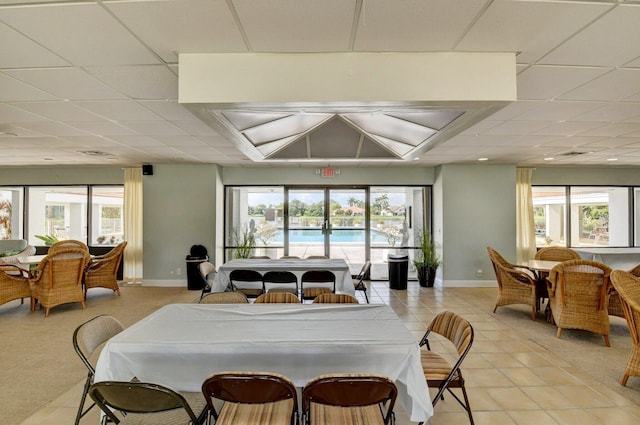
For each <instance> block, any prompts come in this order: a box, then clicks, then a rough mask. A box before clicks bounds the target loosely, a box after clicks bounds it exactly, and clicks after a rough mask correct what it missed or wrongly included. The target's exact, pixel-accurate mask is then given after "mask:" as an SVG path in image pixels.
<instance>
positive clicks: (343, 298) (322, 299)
mask: <svg viewBox="0 0 640 425" xmlns="http://www.w3.org/2000/svg"><path fill="white" fill-rule="evenodd" d="M313 303H314V304H359V303H360V302H359V301H358V299H357V298H356V297H353V296H351V295H349V294H332V293H330V292H329V293H326V294H320V295H318V296H317V297H315V298H314V299H313Z"/></svg>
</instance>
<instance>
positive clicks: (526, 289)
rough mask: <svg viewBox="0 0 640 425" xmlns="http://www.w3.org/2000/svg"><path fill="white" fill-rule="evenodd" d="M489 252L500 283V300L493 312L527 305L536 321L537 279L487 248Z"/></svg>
mask: <svg viewBox="0 0 640 425" xmlns="http://www.w3.org/2000/svg"><path fill="white" fill-rule="evenodd" d="M487 252H488V253H489V258H490V259H491V262H492V264H493V270H494V271H495V273H496V280H497V281H498V298H497V300H496V305H495V307H493V312H494V313H495V312H496V309H497V308H498V307H501V306H505V305H510V304H526V305H528V306H531V319H532V320H536V313H537V312H538V298H537V293H536V281H535V279H534V278H533V277H532V275H531V274H530V273H529V272H528V271H526V270H524V269H522V268H517V267H515V266H514V265H512V264H511V263H509V262H508V261H507V260H505V259H504V258H503V257H502V256H501V255H500V254H498V252H497V251H495V250H494V249H492V248H490V247H487Z"/></svg>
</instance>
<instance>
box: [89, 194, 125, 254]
mask: <svg viewBox="0 0 640 425" xmlns="http://www.w3.org/2000/svg"><path fill="white" fill-rule="evenodd" d="M91 215H92V217H91V245H117V244H119V243H120V242H122V241H123V240H124V187H122V186H92V187H91Z"/></svg>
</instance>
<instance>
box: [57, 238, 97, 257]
mask: <svg viewBox="0 0 640 425" xmlns="http://www.w3.org/2000/svg"><path fill="white" fill-rule="evenodd" d="M67 248H81V249H84V250H85V251H87V252H89V247H88V246H87V244H86V243H84V242H82V241H77V240H75V239H67V240H64V241H60V242H56V243H54V244H53V245H51V246H50V247H49V251H47V253H48V254H53V253H55V252H57V251H59V250H61V249H67Z"/></svg>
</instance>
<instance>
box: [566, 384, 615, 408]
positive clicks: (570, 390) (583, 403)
mask: <svg viewBox="0 0 640 425" xmlns="http://www.w3.org/2000/svg"><path fill="white" fill-rule="evenodd" d="M556 389H557V390H558V392H560V393H561V394H562V395H564V396H565V397H567V398H568V399H569V400H571V402H572V403H574V404H575V406H576V407H579V408H580V407H581V408H585V409H586V408H590V407H615V406H616V405H615V403H614V402H613V401H612V400H610V399H609V398H607V397H605V396H603V395H601V394H599V393H598V392H596V391H594V390H593V389H591V388H589V387H586V386H584V385H558V386H556Z"/></svg>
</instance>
